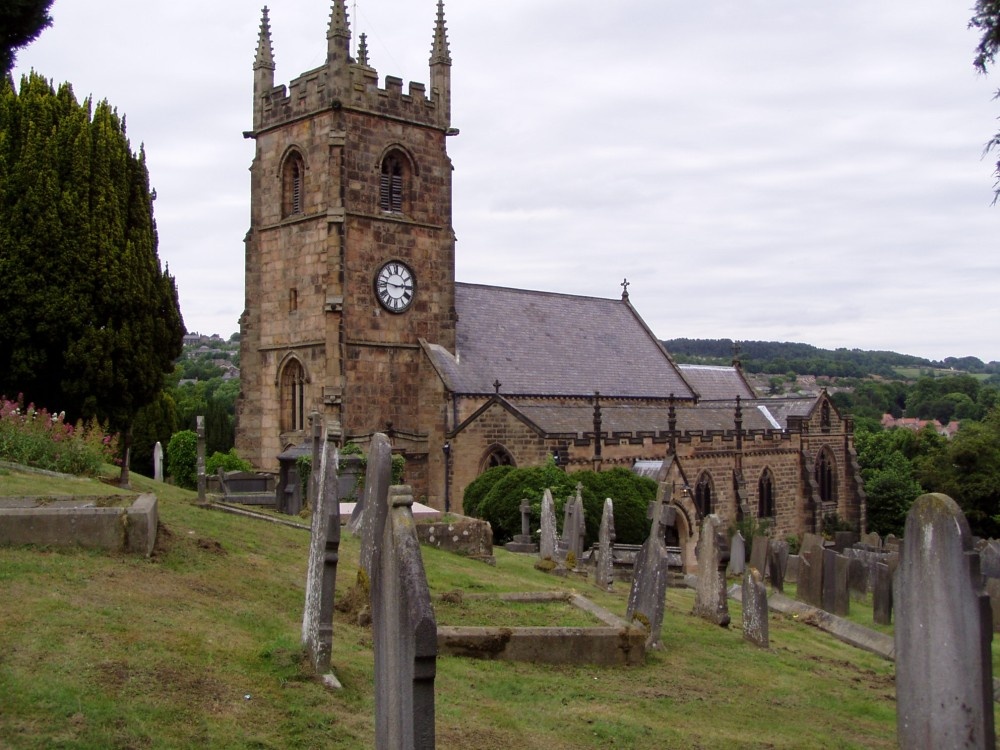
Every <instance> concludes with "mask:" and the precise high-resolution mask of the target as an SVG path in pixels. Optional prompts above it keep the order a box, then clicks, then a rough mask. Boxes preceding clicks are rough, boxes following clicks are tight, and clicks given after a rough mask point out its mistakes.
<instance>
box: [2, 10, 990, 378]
mask: <svg viewBox="0 0 1000 750" xmlns="http://www.w3.org/2000/svg"><path fill="white" fill-rule="evenodd" d="M263 4H264V3H263V1H262V0H199V2H194V1H193V0H170V1H169V2H168V1H166V0H144V1H143V2H141V3H137V2H135V0H88V2H79V1H76V2H74V1H73V0H56V2H55V4H54V6H53V8H52V16H53V19H54V24H53V27H52V28H50V29H48V30H46V31H45V32H43V34H42V36H41V37H40V38H39V40H38V41H36V42H35V43H34V44H32V45H31V46H30V47H28V48H26V49H24V50H22V51H21V53H20V54H19V56H18V65H17V68H16V77H18V75H17V74H19V73H21V72H25V71H27V70H29V69H30V68H35V69H36V70H37V71H39V72H40V73H42V74H43V75H45V76H46V77H48V78H50V79H53V80H54V81H55V82H56V83H59V82H62V81H70V82H71V83H72V84H73V86H74V89H75V91H76V93H77V95H78V96H79V97H81V98H82V97H83V96H86V95H89V94H92V95H93V96H94V97H95V98H96V99H105V98H106V99H108V100H109V101H110V102H111V103H112V104H113V105H114V106H115V107H117V108H118V111H119V112H120V113H123V114H125V115H126V117H127V122H128V134H129V136H130V139H131V141H132V145H133V148H135V149H138V147H139V144H140V143H145V147H146V152H147V158H148V164H149V170H150V180H151V183H152V185H153V187H155V189H156V192H157V195H158V198H157V201H156V203H155V213H156V219H157V223H158V227H159V236H160V246H159V253H160V258H161V261H162V262H163V263H166V264H168V265H169V267H170V271H171V273H173V274H174V275H175V276H176V278H177V284H178V287H179V290H180V297H181V309H182V312H183V315H184V320H185V323H186V325H187V327H188V329H189V330H192V331H200V332H203V333H219V334H222V335H223V336H226V337H228V336H229V334H230V333H232V332H234V331H236V330H238V328H239V325H238V319H239V316H240V313H241V312H242V309H243V242H242V240H243V236H244V234H245V233H246V230H247V228H248V226H249V196H250V181H249V172H248V171H247V170H248V168H249V165H250V160H251V158H252V155H253V144H252V142H251V141H246V140H244V139H243V137H242V132H243V131H244V130H249V129H250V128H251V106H252V83H253V74H252V64H253V57H254V51H255V49H256V44H257V31H258V26H259V23H260V8H261V7H262V5H263ZM330 5H331V3H330V2H329V0H270V2H269V7H270V17H271V29H272V39H273V43H274V52H275V61H276V64H277V70H276V71H275V81H276V83H286V84H287V83H288V82H289V81H290V80H291V79H292V78H294V77H296V76H298V75H299V74H300V73H302V72H304V71H306V70H308V69H310V68H314V67H316V66H319V65H321V64H322V63H323V61H324V59H325V54H326V28H327V22H328V19H329V13H330ZM971 5H972V0H966V1H965V2H962V1H961V0H959V2H954V0H876V1H874V2H873V0H839V1H838V2H833V3H815V2H803V0H697V1H696V2H692V1H691V0H616V1H615V2H596V1H595V0H530V1H529V0H504V2H499V1H497V0H447V1H446V5H445V10H446V18H447V25H448V33H449V40H450V43H451V52H452V58H453V61H454V64H453V68H452V92H453V108H452V120H453V125H454V126H455V127H457V128H459V129H460V131H461V134H460V135H459V136H457V137H454V138H450V139H449V141H448V145H449V153H450V155H451V158H452V161H453V162H454V165H455V180H454V191H455V203H454V225H455V231H456V234H457V236H458V246H457V271H456V275H457V278H458V280H460V281H468V282H476V283H487V284H496V285H501V286H511V287H518V288H525V289H542V290H549V291H557V292H566V293H571V294H585V295H593V296H598V297H617V296H619V295H620V294H621V288H620V286H619V284H620V283H621V281H622V279H623V278H625V277H628V280H629V282H630V284H631V285H630V286H629V294H630V297H631V300H632V303H633V304H634V305H635V307H636V308H637V309H638V311H639V312H640V314H641V315H642V316H643V317H644V318H645V320H646V322H647V323H648V324H649V326H650V328H651V329H652V330H653V332H654V333H655V334H656V335H657V336H659V337H661V338H665V339H666V338H674V337H691V338H733V339H743V340H746V339H761V340H777V341H800V342H805V343H810V344H814V345H816V346H821V347H825V348H835V347H841V346H844V347H849V348H860V349H890V350H894V351H899V352H903V353H907V354H915V355H919V356H925V357H930V358H934V359H940V358H943V357H946V356H966V355H973V356H977V357H980V358H981V359H983V360H986V361H989V360H1000V325H998V324H1000V254H998V232H997V229H998V227H1000V206H991V201H992V198H993V193H992V187H993V178H992V166H991V165H992V164H993V163H995V161H996V158H994V159H992V161H991V160H990V159H988V158H987V159H984V158H983V157H982V149H983V144H984V143H985V142H986V141H987V140H988V138H989V137H990V136H991V135H992V134H993V133H994V132H995V131H996V129H997V116H998V115H1000V103H998V102H996V101H993V100H992V96H993V93H994V91H995V90H996V89H997V88H1000V74H998V73H994V74H993V75H991V76H989V77H983V76H980V75H977V74H976V72H975V71H974V69H973V67H972V57H973V51H974V46H975V44H976V41H977V37H976V34H975V33H974V32H973V31H970V30H968V29H967V24H968V20H969V18H970V16H971V15H972V11H971V9H970V7H966V6H971ZM348 9H349V12H350V16H351V24H352V31H353V32H354V33H355V35H357V34H358V33H360V32H365V33H367V34H368V45H369V62H370V63H371V64H372V65H373V66H374V67H375V68H376V69H377V70H378V72H379V75H380V80H381V79H384V76H385V75H395V76H398V77H400V78H403V79H404V80H405V81H411V80H412V81H421V82H427V80H428V67H427V64H428V57H429V52H430V44H431V39H432V31H433V24H434V19H435V13H436V0H357V2H356V3H354V2H351V3H349V6H348ZM748 354H751V355H752V352H748Z"/></svg>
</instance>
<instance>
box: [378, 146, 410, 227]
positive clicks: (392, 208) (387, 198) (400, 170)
mask: <svg viewBox="0 0 1000 750" xmlns="http://www.w3.org/2000/svg"><path fill="white" fill-rule="evenodd" d="M404 176H405V169H404V167H403V160H402V159H401V158H400V156H399V155H398V154H389V155H388V156H386V157H385V159H383V160H382V174H381V181H380V183H379V196H378V202H379V208H380V209H382V210H383V211H387V212H388V213H393V214H401V213H403V178H404Z"/></svg>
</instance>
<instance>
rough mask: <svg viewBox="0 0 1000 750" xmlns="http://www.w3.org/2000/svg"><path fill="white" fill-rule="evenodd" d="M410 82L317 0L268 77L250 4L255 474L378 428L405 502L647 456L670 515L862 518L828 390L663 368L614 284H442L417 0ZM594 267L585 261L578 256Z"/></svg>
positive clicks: (816, 522)
mask: <svg viewBox="0 0 1000 750" xmlns="http://www.w3.org/2000/svg"><path fill="white" fill-rule="evenodd" d="M428 6H429V7H428V27H429V28H430V29H431V31H432V33H431V39H432V46H431V54H430V66H429V67H430V69H429V77H428V84H427V85H424V84H422V83H409V84H408V85H407V86H406V87H405V88H404V83H403V81H402V80H401V79H399V78H395V77H392V76H386V77H385V78H384V79H383V80H381V81H380V79H379V74H378V72H377V71H376V70H375V69H374V68H373V67H372V66H371V65H369V62H368V51H367V45H366V40H365V35H364V34H361V35H360V36H359V38H358V41H357V45H356V47H355V48H354V49H353V50H352V46H353V45H352V34H351V30H350V19H349V18H348V14H347V10H346V7H345V2H344V0H333V2H332V7H331V13H330V22H329V26H328V29H327V34H326V42H327V54H326V63H325V64H324V65H322V66H320V67H318V68H316V69H314V70H310V71H307V72H305V73H303V74H301V75H300V76H298V77H297V78H295V79H294V80H292V81H291V83H290V85H289V86H288V87H287V88H286V86H284V85H277V86H276V85H275V64H274V56H273V49H272V43H271V31H270V19H269V17H268V10H267V8H264V10H263V13H262V18H261V24H260V33H259V37H258V42H257V52H256V56H255V59H254V64H253V128H252V130H249V131H247V132H246V133H244V136H245V137H246V138H250V139H253V141H254V144H255V153H254V158H253V163H252V165H251V169H250V175H251V185H250V196H251V217H250V229H249V231H248V232H247V235H246V238H245V252H246V271H245V272H246V302H245V309H244V312H243V315H242V317H241V319H240V333H241V339H240V362H241V374H242V392H241V395H240V399H239V401H238V403H237V443H236V447H237V450H238V451H239V453H240V455H241V456H243V457H245V458H247V459H248V460H250V461H251V462H252V463H253V464H254V466H255V467H257V468H258V469H261V470H265V471H274V470H276V469H277V465H278V462H277V456H278V454H279V453H281V452H282V451H284V450H286V449H288V448H290V447H292V446H295V445H297V444H300V443H302V442H303V441H305V440H306V439H307V438H308V436H309V434H310V431H309V424H308V421H309V419H310V415H312V414H313V413H318V414H319V417H320V419H322V421H323V424H324V425H325V429H326V435H327V438H328V439H329V440H333V441H336V442H337V443H339V444H341V445H343V444H345V443H347V442H353V443H357V444H359V445H360V446H362V447H364V446H365V445H366V444H367V442H368V441H369V440H370V438H371V436H372V435H373V434H374V433H376V432H384V433H386V434H387V435H388V436H389V438H390V440H391V442H392V445H393V450H394V451H395V452H397V453H399V454H401V455H403V456H404V457H405V459H406V469H405V477H406V481H407V483H409V484H410V485H412V486H413V488H414V495H415V497H416V498H417V499H418V500H420V501H421V502H423V503H425V504H428V505H431V506H433V507H436V508H439V509H442V510H449V511H452V512H459V513H460V512H461V510H462V492H463V490H464V488H465V487H466V486H467V485H468V484H469V483H470V482H471V481H472V480H473V479H475V478H476V477H477V476H479V474H481V473H482V472H483V471H485V470H486V469H488V468H490V467H491V466H496V465H504V464H509V465H515V466H531V465H535V464H539V463H541V462H543V461H546V460H548V459H549V458H550V457H552V458H554V459H555V461H556V462H557V463H558V464H559V465H560V466H561V467H563V468H564V469H565V470H566V471H569V472H572V471H574V470H578V469H596V470H601V469H605V468H610V467H614V466H624V467H627V468H633V467H637V466H642V465H649V462H655V465H656V466H660V465H661V464H662V466H663V470H664V471H665V472H666V477H667V481H668V482H671V483H672V485H673V487H674V492H673V498H674V501H675V502H676V503H677V505H678V506H679V507H680V509H681V510H682V513H680V514H678V515H679V516H680V517H682V518H681V523H682V525H684V527H685V528H684V529H683V531H686V532H687V538H688V539H689V540H691V545H690V546H691V549H690V550H685V553H686V554H685V556H686V557H687V556H688V554H690V555H693V540H694V539H695V538H696V536H697V534H696V532H695V530H696V528H697V526H698V525H699V523H700V519H701V518H702V517H703V516H704V515H705V514H707V513H717V514H719V515H721V516H722V517H723V518H725V519H726V520H728V521H735V520H737V519H741V518H749V517H752V518H757V519H767V520H768V521H769V522H770V524H771V525H772V527H774V529H775V531H776V533H777V534H778V535H779V537H784V536H786V535H790V534H801V533H803V532H805V531H817V530H820V529H821V528H822V525H823V520H824V518H827V517H829V516H832V515H834V514H836V515H837V517H838V518H840V519H842V520H845V521H847V522H849V523H851V524H853V525H854V526H855V527H856V528H858V529H863V528H864V525H865V497H864V491H863V488H862V483H861V478H860V473H859V470H858V466H857V462H856V456H855V451H854V440H853V426H852V423H851V420H850V418H848V417H845V416H842V415H841V414H840V413H839V412H838V410H837V409H836V407H835V406H834V404H833V403H832V402H831V400H830V399H829V397H828V396H827V395H826V393H822V394H820V395H819V396H818V397H816V398H805V399H760V398H758V396H757V394H755V393H754V391H753V389H752V388H751V386H750V384H749V383H748V382H747V380H746V379H745V378H744V377H743V373H742V371H741V369H740V367H739V363H738V361H736V360H734V363H733V365H732V366H728V367H708V366H693V365H678V364H676V363H675V362H674V361H673V360H672V359H671V357H670V355H669V354H668V353H667V351H666V350H665V349H664V347H663V345H662V343H661V342H660V341H659V340H658V339H657V338H656V336H655V335H654V334H653V332H652V331H651V330H650V329H649V328H648V326H647V325H646V324H645V322H644V321H643V319H642V317H641V316H640V315H639V312H638V311H637V310H636V309H634V308H633V307H632V305H631V304H630V302H629V296H628V282H627V281H623V282H622V284H621V294H620V297H619V296H618V295H617V293H616V295H615V297H613V298H595V297H583V296H576V295H568V294H560V293H558V292H548V291H529V290H525V289H511V288H503V287H495V286H486V285H482V284H470V283H461V282H457V281H456V279H455V252H456V240H455V234H454V231H453V227H452V171H453V168H454V167H453V164H452V162H451V159H450V158H449V156H448V148H447V143H448V139H449V138H451V137H453V136H456V135H457V134H458V130H457V129H456V128H454V127H453V126H452V122H451V95H452V91H451V66H452V59H451V54H450V51H449V44H448V36H447V28H446V23H445V10H444V3H443V0H438V2H437V9H436V17H434V16H433V15H432V10H433V8H431V7H430V3H429V0H428ZM598 271H599V269H595V272H598Z"/></svg>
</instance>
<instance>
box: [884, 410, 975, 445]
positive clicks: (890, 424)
mask: <svg viewBox="0 0 1000 750" xmlns="http://www.w3.org/2000/svg"><path fill="white" fill-rule="evenodd" d="M928 425H930V426H931V427H933V428H934V432H936V433H937V434H938V435H942V436H944V437H946V438H948V439H949V440H951V439H952V438H953V437H955V433H956V432H958V422H957V421H956V420H954V419H953V420H951V421H950V422H949V423H948V424H946V425H942V424H941V423H940V422H939V421H938V420H936V419H916V418H915V417H894V416H892V415H891V414H883V415H882V427H884V428H885V429H887V430H891V429H892V428H894V427H901V428H902V429H904V430H910V431H912V432H920V430H922V429H924V428H925V427H927V426H928Z"/></svg>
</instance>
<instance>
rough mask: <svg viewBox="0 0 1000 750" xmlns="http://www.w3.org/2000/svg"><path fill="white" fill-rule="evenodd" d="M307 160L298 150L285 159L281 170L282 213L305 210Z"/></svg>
mask: <svg viewBox="0 0 1000 750" xmlns="http://www.w3.org/2000/svg"><path fill="white" fill-rule="evenodd" d="M305 176H306V168H305V162H304V161H303V160H302V155H301V154H300V153H298V152H297V151H294V152H292V153H291V154H289V155H288V157H287V158H286V159H285V164H284V166H283V167H282V170H281V215H282V216H283V217H287V216H293V215H295V214H301V213H303V211H304V210H305V208H304V206H305Z"/></svg>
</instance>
